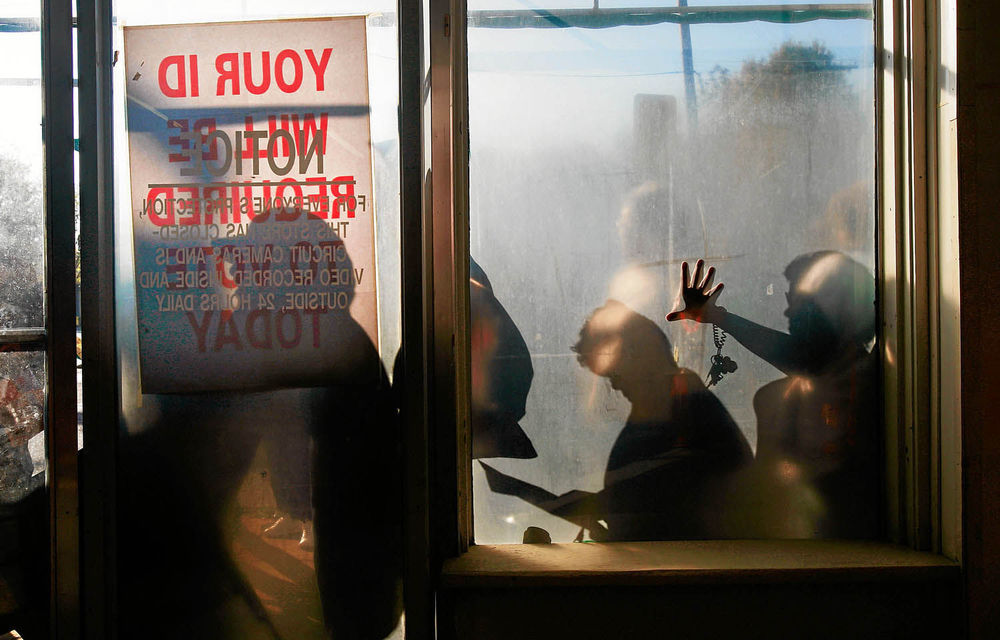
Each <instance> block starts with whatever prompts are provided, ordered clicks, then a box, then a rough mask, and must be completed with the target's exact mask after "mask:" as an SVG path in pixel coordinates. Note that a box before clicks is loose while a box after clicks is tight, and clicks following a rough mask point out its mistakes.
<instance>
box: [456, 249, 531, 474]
mask: <svg viewBox="0 0 1000 640" xmlns="http://www.w3.org/2000/svg"><path fill="white" fill-rule="evenodd" d="M469 307H470V319H471V323H472V360H471V369H472V403H471V405H472V406H471V414H472V415H471V419H472V457H473V458H534V457H536V456H537V455H538V454H537V453H536V452H535V447H534V446H533V445H532V444H531V440H530V439H529V438H528V436H527V434H526V433H525V432H524V429H522V428H521V426H520V425H519V424H518V421H519V420H520V419H521V418H523V417H524V414H525V407H526V404H527V400H528V391H529V390H530V389H531V379H532V376H533V375H534V371H533V369H532V366H531V354H530V353H529V352H528V345H526V344H525V342H524V338H523V337H522V336H521V332H520V331H518V329H517V325H515V324H514V321H513V320H512V319H511V317H510V315H509V314H508V313H507V310H506V309H504V308H503V305H502V304H500V301H499V300H497V299H496V296H494V295H493V287H492V285H491V284H490V281H489V278H487V277H486V273H485V272H484V271H483V269H482V267H480V266H479V264H477V263H476V261H475V260H472V259H471V258H470V259H469Z"/></svg>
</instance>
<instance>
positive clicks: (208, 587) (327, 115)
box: [115, 1, 402, 639]
mask: <svg viewBox="0 0 1000 640" xmlns="http://www.w3.org/2000/svg"><path fill="white" fill-rule="evenodd" d="M394 6H395V5H394V3H387V2H362V3H355V4H354V5H344V6H338V7H337V12H338V13H343V14H345V15H351V14H352V15H358V14H366V13H375V12H378V11H391V10H393V8H394ZM116 8H117V20H118V24H127V25H129V27H128V28H127V29H126V31H125V33H124V35H123V34H122V32H121V31H119V32H118V34H117V37H118V40H117V44H116V48H117V49H119V50H120V51H122V53H121V55H120V56H119V58H118V63H117V66H116V73H117V77H116V82H117V83H118V84H117V85H116V88H115V90H116V94H117V95H118V96H125V98H123V99H121V100H119V101H118V102H117V103H116V109H117V113H116V140H115V144H116V145H117V146H116V149H117V153H116V157H118V158H121V160H119V163H118V164H117V166H116V173H117V176H116V185H117V192H116V197H117V202H118V203H119V210H118V216H117V223H118V224H117V243H118V247H119V251H118V255H119V263H118V270H117V282H116V286H117V295H118V297H119V298H118V305H117V308H118V314H119V315H118V328H119V331H120V333H119V336H118V339H119V345H120V350H121V351H120V352H121V367H122V381H121V382H122V413H123V416H124V423H123V430H122V434H121V435H122V440H121V442H122V444H121V448H120V451H121V454H120V459H119V468H120V477H119V487H120V492H119V499H118V509H119V522H120V525H121V530H120V534H119V544H120V547H119V559H118V563H119V567H121V570H120V575H119V578H120V585H119V587H120V588H119V593H120V594H121V597H120V602H119V607H118V610H119V611H120V612H122V622H121V624H122V629H121V632H122V635H123V636H128V637H132V636H135V637H163V638H174V637H178V636H179V635H183V634H184V633H186V631H187V630H188V629H193V630H196V634H205V633H209V634H212V635H213V637H219V638H233V639H239V638H245V637H257V636H256V634H260V635H261V637H264V636H267V637H271V635H269V634H271V633H276V634H277V636H279V637H287V638H296V639H298V638H303V639H308V638H327V637H331V635H332V636H333V637H341V636H343V637H354V636H358V637H362V636H363V637H373V638H374V637H397V638H398V637H401V634H402V631H401V626H400V625H399V620H400V611H401V606H402V605H401V600H400V597H399V596H400V589H399V578H400V559H399V556H398V549H399V548H400V541H399V536H400V527H399V521H400V518H401V514H402V510H401V506H402V505H401V497H400V491H401V483H400V482H399V479H400V476H399V474H400V470H401V465H400V464H399V463H398V455H399V452H400V449H399V447H398V437H397V431H396V430H397V425H396V415H395V413H396V412H395V407H394V404H393V402H392V394H391V392H390V388H389V377H388V374H389V371H391V365H392V363H393V361H394V358H395V354H396V351H397V350H398V345H399V333H400V332H399V326H400V320H399V289H398V277H397V275H396V274H398V268H399V266H398V265H399V262H398V260H399V254H398V230H397V229H398V216H399V202H398V192H399V188H398V152H397V149H398V141H397V135H398V134H397V131H398V125H397V104H398V99H397V91H398V89H397V86H398V79H397V72H396V66H397V48H396V47H397V44H396V43H397V41H396V31H395V24H394V23H393V22H390V21H385V20H379V19H377V18H369V19H368V20H367V21H365V20H364V19H361V20H360V21H355V22H351V23H350V24H351V25H356V26H357V27H358V29H359V30H358V31H352V32H351V33H350V34H349V35H350V37H349V38H347V37H346V36H342V33H344V32H342V31H341V30H336V29H334V27H336V25H337V24H344V23H343V21H339V22H338V21H333V22H331V21H313V22H308V21H302V22H297V23H295V28H294V29H291V30H290V29H289V27H288V26H287V25H283V24H282V23H280V22H268V23H265V22H257V23H255V24H240V22H241V21H258V20H261V21H263V20H271V19H275V18H308V17H310V16H321V15H327V14H328V12H329V11H330V9H329V6H328V5H327V4H324V3H317V2H287V3H283V4H282V5H281V6H280V7H279V6H276V5H275V4H274V3H270V2H267V3H265V2H253V1H251V2H237V1H228V2H213V3H206V2H175V3H162V2H151V1H142V2H140V1H130V2H125V1H121V2H118V3H117V6H116ZM233 21H236V22H233ZM223 22H231V24H228V25H205V24H201V23H223ZM177 23H193V24H191V25H189V26H183V27H179V28H175V29H174V30H171V31H167V30H162V29H160V28H158V27H157V28H154V27H152V26H149V28H147V27H146V26H147V25H163V24H177ZM140 25H143V26H140ZM330 25H333V27H331V26H330ZM131 27H135V28H134V29H132V28H131ZM351 28H352V29H353V28H354V27H353V26H352V27H351ZM337 29H339V27H337ZM276 33H284V34H285V35H283V36H282V37H281V38H280V39H278V38H276V37H275V36H274V34H276ZM358 33H360V34H362V35H363V36H364V37H365V38H366V41H367V43H366V46H367V49H365V48H363V47H364V46H365V43H363V42H362V43H361V44H360V45H359V46H357V47H356V45H357V43H358V42H359V41H358V40H357V39H356V38H355V36H356V35H357V34H358ZM317 34H318V35H317ZM265 42H266V43H267V44H263V43H265ZM355 47H356V48H355ZM346 51H351V52H354V51H356V52H357V55H356V56H354V57H352V58H350V59H346V58H345V57H344V56H345V55H346V54H345V53H343V52H346ZM352 55H353V54H352ZM172 56H176V57H172ZM191 56H197V57H198V59H199V61H200V62H199V61H193V59H192V57H191ZM192 65H194V66H192ZM264 65H267V66H266V71H265V66H264ZM192 69H194V70H192ZM236 69H238V71H237V72H234V70H236ZM365 69H367V74H365ZM297 77H298V78H300V79H301V80H302V82H301V83H299V84H296V82H297V81H295V80H294V78H297ZM198 78H200V80H199V79H198ZM335 80H336V81H335ZM341 80H344V82H343V83H340V84H338V82H340V81H341ZM348 80H349V81H350V82H351V83H353V84H351V86H350V87H348V86H347V84H346V83H347V81H348ZM365 83H367V86H362V89H363V92H362V93H358V92H357V91H355V89H356V88H357V86H361V85H364V84H365ZM293 85H295V86H293ZM182 87H183V88H184V89H185V90H186V91H187V93H186V95H180V93H181V91H180V90H181V88H182ZM192 87H196V88H197V90H198V91H197V92H198V93H199V95H198V96H195V95H194V93H195V90H194V89H192ZM144 92H145V93H144ZM237 93H238V95H237ZM126 98H127V99H126ZM300 99H301V100H300ZM369 105H370V108H369ZM209 123H211V124H209ZM359 128H360V130H361V131H360V133H361V136H360V137H357V136H356V134H358V131H359ZM190 131H195V132H200V133H201V134H203V135H205V136H208V135H209V132H212V133H213V135H214V136H215V137H214V138H213V140H214V141H215V144H217V145H218V148H226V145H229V146H228V148H229V152H228V153H227V152H225V151H223V152H221V153H218V152H217V149H216V150H213V147H211V146H206V147H201V142H202V140H201V139H196V138H188V139H187V141H186V142H185V141H183V140H185V139H184V138H183V136H184V134H185V133H187V132H190ZM286 131H287V132H288V133H287V134H286V133H284V132H286ZM248 132H260V133H261V134H262V135H263V136H264V137H263V140H262V142H260V143H259V144H260V147H259V149H258V152H261V151H262V152H263V153H254V152H253V150H252V149H250V150H249V151H247V149H248V148H249V147H245V146H244V144H243V142H247V143H248V144H249V143H250V141H251V140H252V136H253V135H256V134H253V133H251V134H248ZM300 133H301V134H303V136H304V137H302V138H300V137H299V134H300ZM369 134H370V137H371V140H370V143H369V141H368V137H367V136H368V135H369ZM195 135H197V133H196V134H195ZM237 135H239V136H241V138H240V139H239V140H237V138H236V136H237ZM272 139H273V140H274V142H273V143H272V144H271V153H270V155H269V154H268V152H267V147H268V143H269V140H272ZM206 140H207V138H206ZM315 140H320V142H319V143H318V144H317V145H316V146H315V147H313V149H314V151H312V152H311V151H309V149H308V147H309V146H310V145H309V143H310V141H315ZM191 141H194V142H195V145H197V146H195V145H191V144H190V143H191ZM303 143H305V146H306V147H307V148H306V149H304V150H305V152H306V153H305V159H304V158H303V155H302V154H301V153H300V152H301V151H303V148H302V145H303ZM255 144H256V143H255ZM289 144H290V145H292V146H293V148H294V149H295V150H294V151H282V150H283V149H286V146H287V145H289ZM185 145H187V146H185ZM369 145H370V149H371V156H372V158H373V163H374V168H373V169H372V168H371V167H368V168H367V170H366V171H364V170H360V169H358V170H355V169H351V168H346V169H345V168H344V167H355V168H356V167H358V166H359V162H361V161H358V160H357V158H366V157H367V154H368V153H369V149H368V147H369ZM310 153H312V154H313V155H311V156H310V155H309V154H310ZM199 156H200V158H199ZM126 158H128V159H130V162H131V164H129V163H128V162H126V160H125V159H126ZM192 158H194V160H195V162H194V164H195V165H197V166H195V167H194V169H193V171H194V173H190V172H189V171H190V170H192V167H191V160H192ZM199 161H200V163H199ZM363 162H367V160H364V161H363ZM241 163H242V164H241ZM286 167H287V168H288V171H286V172H285V173H282V172H283V171H285V168H286ZM372 173H374V175H372ZM289 181H290V182H289ZM316 181H319V182H322V185H321V186H322V190H320V187H317V186H312V185H316V184H319V183H318V182H316ZM283 182H284V183H287V184H288V186H287V187H285V186H279V185H281V184H283ZM157 185H166V186H157ZM366 185H370V186H366ZM213 189H219V191H218V192H213V191H212V190H213ZM167 190H173V191H172V192H171V195H165V193H166V192H167ZM234 192H235V193H234ZM310 194H311V195H314V196H316V198H315V199H310V198H309V196H310ZM279 197H280V198H285V199H286V200H287V201H285V200H282V201H281V202H279V203H276V202H275V199H276V198H279ZM188 198H190V199H193V200H196V201H199V202H198V203H197V204H195V205H192V204H189V203H187V202H181V201H182V200H185V199H188ZM226 198H229V199H231V202H229V203H226V202H225V201H224V200H225V199H226ZM244 198H245V200H244ZM295 198H300V200H295ZM212 199H215V200H216V202H208V201H209V200H212ZM168 201H169V205H167V204H166V203H167V202H168ZM314 205H315V206H314ZM144 207H148V208H145V209H144ZM195 207H196V208H195ZM193 211H197V213H196V214H195V213H192V212H193ZM192 216H196V218H197V220H196V221H195V218H192ZM154 220H155V221H156V222H154ZM168 220H169V221H168ZM366 225H367V226H366ZM160 229H165V230H166V231H165V232H164V233H163V234H160V233H159V230H160ZM154 232H156V234H155V235H154ZM174 232H176V234H175V233H174ZM182 233H183V234H184V235H181V234H182ZM365 237H367V238H370V240H369V244H368V245H365V244H364V243H363V242H360V240H359V239H363V238H365ZM265 253H266V255H265ZM199 265H200V266H199ZM158 299H159V300H161V301H162V302H163V304H159V303H158ZM376 309H377V316H376V315H375V313H376ZM358 544H362V545H364V546H366V547H370V548H371V549H374V550H376V551H375V552H372V553H358V546H357V545H358ZM150 585H153V586H152V587H150ZM150 588H153V589H154V592H153V593H151V592H150V591H149V589H150Z"/></svg>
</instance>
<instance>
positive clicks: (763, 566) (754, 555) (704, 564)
mask: <svg viewBox="0 0 1000 640" xmlns="http://www.w3.org/2000/svg"><path fill="white" fill-rule="evenodd" d="M958 577H959V565H958V563H956V562H954V561H952V560H949V559H947V558H945V557H943V556H939V555H934V554H931V553H923V552H919V551H913V550H911V549H907V548H905V547H900V546H896V545H891V544H887V543H883V542H858V541H839V540H702V541H676V542H675V541H671V542H612V543H571V544H530V545H529V544H512V545H476V546H473V547H471V548H470V549H469V551H468V552H467V553H465V554H463V555H462V556H460V557H458V558H453V559H450V560H448V561H446V562H445V564H444V567H443V570H442V577H441V586H442V587H444V588H446V589H464V588H473V589H479V588H505V587H530V586H541V587H547V586H604V585H616V586H647V585H671V584H710V583H711V584H719V583H730V584H732V583H789V582H792V583H794V582H802V583H805V582H809V583H816V582H859V581H862V582H871V581H898V580H903V581H915V580H920V581H937V580H957V579H958Z"/></svg>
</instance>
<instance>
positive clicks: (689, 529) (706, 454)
mask: <svg viewBox="0 0 1000 640" xmlns="http://www.w3.org/2000/svg"><path fill="white" fill-rule="evenodd" d="M573 350H574V351H575V352H576V353H577V354H578V360H579V362H580V364H581V365H583V366H585V367H587V368H588V369H590V370H591V371H592V372H593V373H595V374H597V375H599V376H601V377H604V378H607V379H608V380H609V381H610V383H611V386H612V387H613V388H614V389H616V390H618V391H620V392H621V393H622V394H623V395H624V396H625V398H626V399H627V400H628V401H629V402H630V403H631V405H632V407H631V412H630V413H629V416H628V419H627V421H626V424H625V426H624V428H623V429H622V430H621V432H620V433H619V434H618V437H617V439H616V440H615V443H614V445H613V447H612V449H611V453H610V455H609V457H608V464H607V468H606V470H605V475H604V489H603V490H601V491H600V492H598V493H596V494H590V493H586V492H582V491H571V492H569V493H567V494H563V495H562V496H555V495H554V494H550V493H548V492H546V491H544V490H542V489H539V488H538V487H533V486H532V485H529V484H527V483H524V482H521V481H520V480H517V479H515V478H511V477H510V476H506V475H504V474H501V473H500V472H498V471H496V470H495V469H492V468H491V467H488V466H487V465H485V464H484V465H483V466H484V468H485V469H486V472H487V480H488V481H489V483H490V488H491V489H493V490H494V491H497V492H500V493H507V494H510V495H517V496H520V497H522V498H524V499H526V500H528V501H529V502H532V503H533V504H535V505H537V506H539V507H541V508H543V509H545V510H547V511H549V512H551V513H553V514H554V515H557V516H560V517H563V518H565V519H567V520H570V521H571V522H574V523H577V524H579V525H580V526H581V527H584V528H587V529H589V530H590V533H591V536H592V537H593V538H594V539H597V540H670V539H698V538H708V537H713V536H714V535H715V531H714V529H713V525H712V523H713V522H714V520H715V517H714V511H715V510H716V509H717V508H718V507H719V505H720V504H722V500H723V497H724V496H723V495H722V494H723V492H724V491H725V487H726V484H727V483H726V480H727V478H728V477H729V476H730V475H731V474H733V473H734V472H736V471H738V470H739V469H740V468H741V467H742V466H743V465H745V464H748V463H749V462H750V461H751V459H752V454H751V451H750V447H749V445H748V444H747V442H746V439H745V438H744V437H743V434H742V433H741V432H740V430H739V428H738V427H737V426H736V424H735V422H733V420H732V418H731V417H730V416H729V414H728V413H727V412H726V410H725V408H724V407H723V406H722V404H721V403H720V402H719V400H718V399H717V398H716V397H715V396H714V395H713V394H712V393H711V392H709V391H708V390H707V389H706V388H705V386H704V385H703V384H702V382H701V380H700V379H699V378H698V376H696V375H695V374H693V373H692V372H690V371H687V370H685V369H681V368H680V367H678V366H677V363H676V361H675V360H674V358H673V354H672V349H671V346H670V342H669V341H668V340H667V337H666V335H665V334H664V333H663V332H662V331H661V330H660V329H659V328H658V327H657V326H656V325H655V324H654V323H653V322H652V321H651V320H649V319H648V318H646V317H644V316H641V315H639V314H637V313H635V312H634V311H632V310H631V309H629V308H628V307H626V306H625V305H624V304H622V303H620V302H618V301H615V300H609V301H607V302H606V303H605V305H604V306H602V307H600V308H599V309H597V310H595V311H594V312H593V314H591V316H590V318H588V320H587V321H586V323H585V324H584V325H583V327H582V328H581V330H580V338H579V340H578V341H577V343H576V345H574V347H573ZM581 534H582V531H581Z"/></svg>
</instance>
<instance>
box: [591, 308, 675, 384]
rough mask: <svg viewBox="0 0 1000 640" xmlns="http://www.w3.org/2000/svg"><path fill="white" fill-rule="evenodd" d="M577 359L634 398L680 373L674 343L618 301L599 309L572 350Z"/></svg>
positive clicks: (650, 323) (649, 322)
mask: <svg viewBox="0 0 1000 640" xmlns="http://www.w3.org/2000/svg"><path fill="white" fill-rule="evenodd" d="M572 349H573V351H574V352H576V354H577V360H578V361H579V362H580V364H581V365H583V366H585V367H587V368H588V369H590V370H591V371H592V372H594V373H595V374H597V375H599V376H601V377H603V378H607V379H608V380H609V381H610V382H611V386H612V387H613V388H615V389H617V390H619V391H621V392H622V394H624V395H625V397H626V398H629V399H632V398H634V397H635V395H636V394H637V393H639V392H641V390H642V389H643V388H645V387H647V386H649V385H650V383H651V382H653V381H654V380H656V379H657V378H658V377H661V376H663V375H670V374H673V373H676V372H677V371H678V367H677V362H676V361H675V360H674V356H673V352H672V348H671V346H670V340H669V339H667V336H666V335H665V334H664V333H663V331H661V330H660V328H659V327H657V326H656V324H654V323H653V321H652V320H650V319H648V318H646V317H645V316H642V315H640V314H638V313H636V312H635V311H633V310H631V309H629V308H628V307H627V306H625V305H624V304H622V303H621V302H618V301H617V300H608V301H607V302H606V303H605V304H604V306H602V307H600V308H598V309H596V310H595V311H594V312H593V313H592V314H591V315H590V317H589V318H587V321H586V322H585V323H584V325H583V327H581V329H580V339H579V340H578V341H577V343H576V344H575V345H573V347H572Z"/></svg>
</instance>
